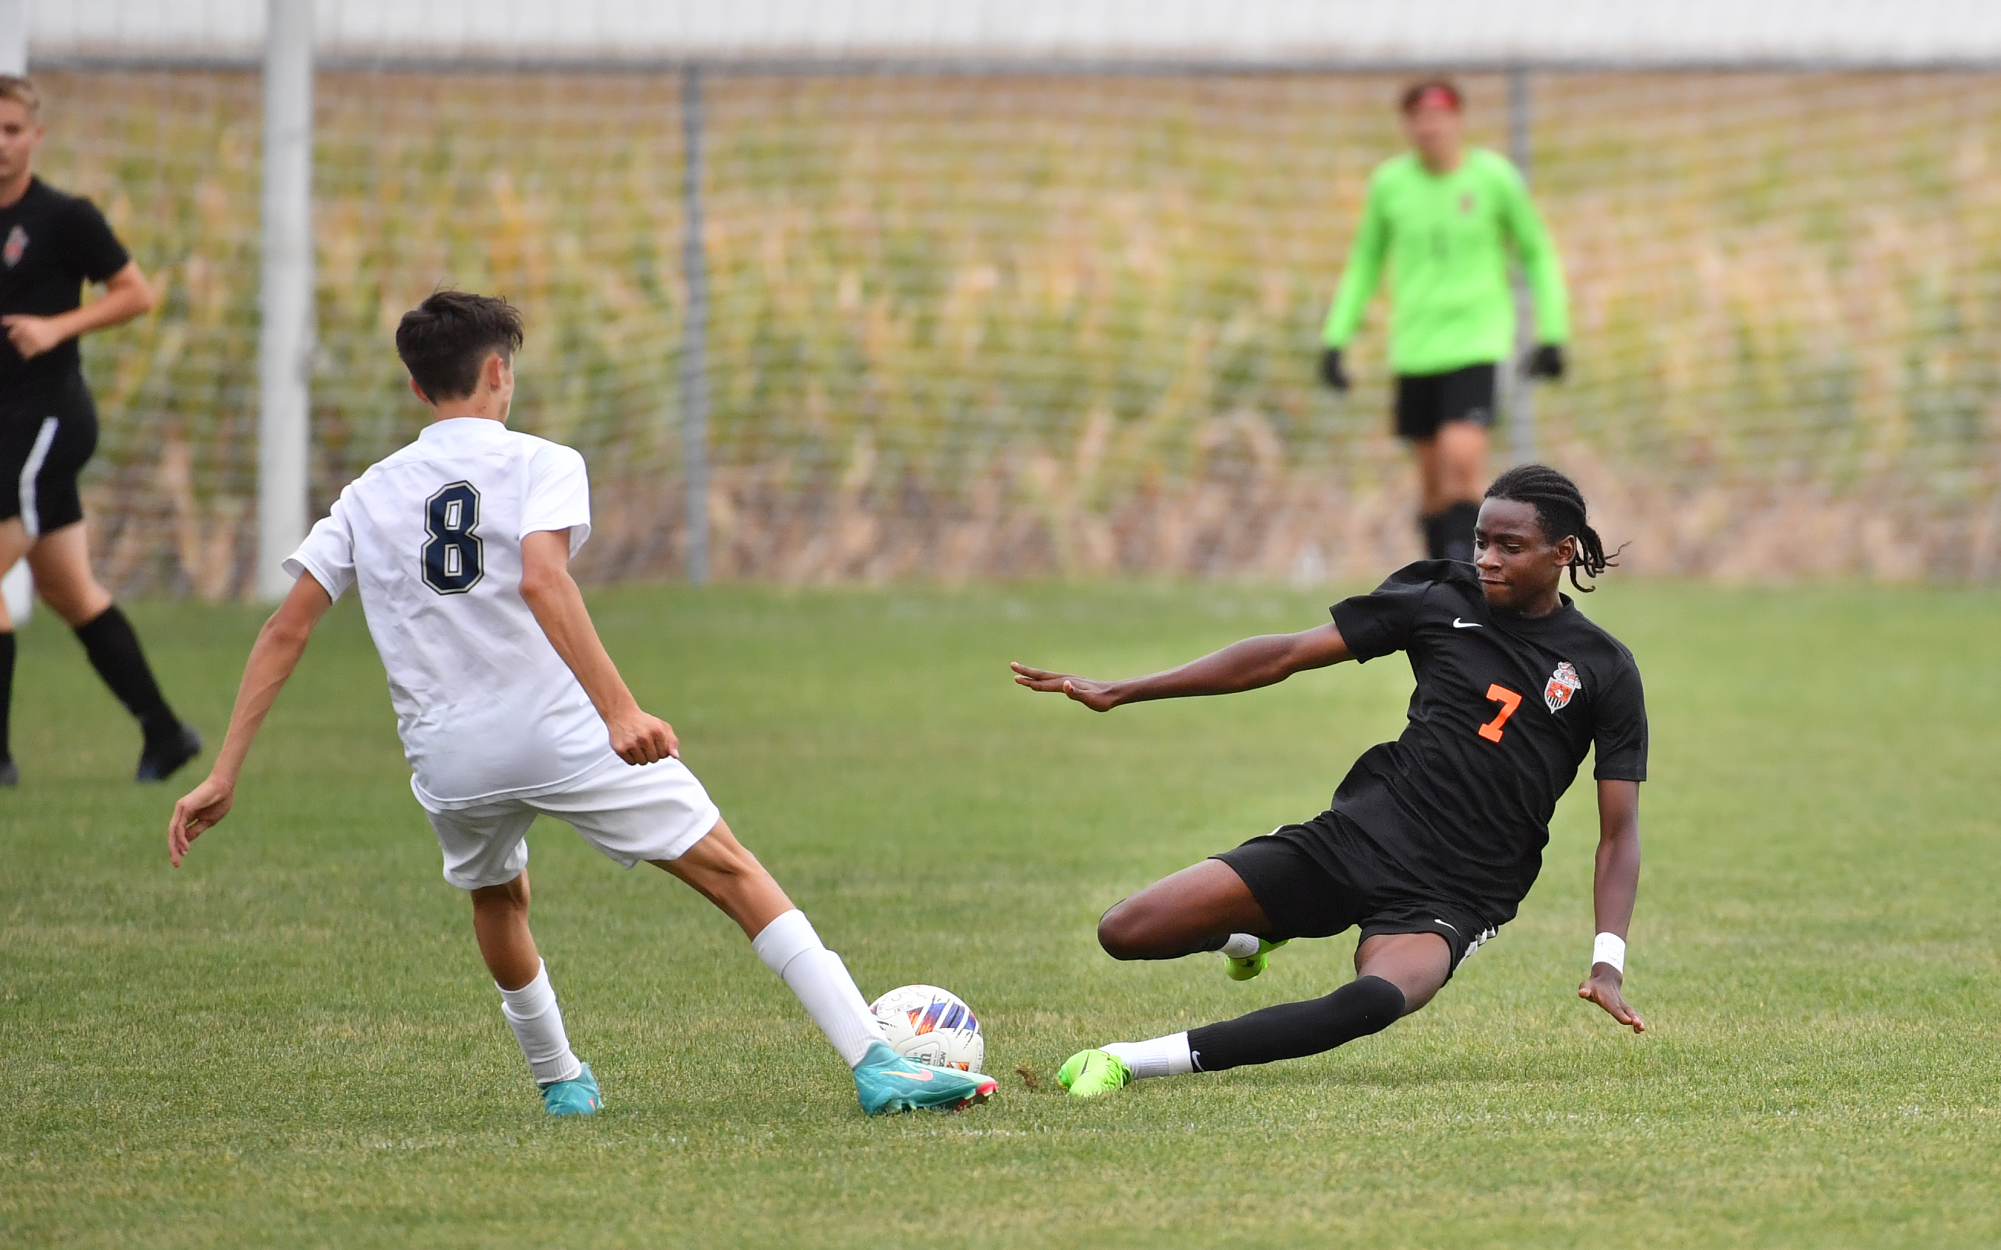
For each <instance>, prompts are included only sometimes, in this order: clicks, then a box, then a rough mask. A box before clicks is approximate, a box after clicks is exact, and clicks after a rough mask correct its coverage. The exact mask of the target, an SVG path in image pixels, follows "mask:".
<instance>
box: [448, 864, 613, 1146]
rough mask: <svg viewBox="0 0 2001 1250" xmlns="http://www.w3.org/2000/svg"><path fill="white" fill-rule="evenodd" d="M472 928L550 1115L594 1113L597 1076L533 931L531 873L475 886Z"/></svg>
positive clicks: (508, 1024)
mask: <svg viewBox="0 0 2001 1250" xmlns="http://www.w3.org/2000/svg"><path fill="white" fill-rule="evenodd" d="M469 893H470V894H471V895H472V931H473V936H474V937H475V938H477V939H478V940H479V953H480V956H481V957H482V958H484V959H485V960H486V968H487V971H488V972H491V973H492V974H493V983H494V985H495V987H496V988H498V989H499V990H500V1000H501V1008H500V1014H501V1015H502V1016H504V1017H505V1018H506V1020H507V1027H508V1028H510V1029H512V1030H513V1031H514V1040H515V1041H517V1042H519V1043H521V1053H522V1055H523V1056H525V1057H526V1058H527V1060H528V1070H529V1071H530V1072H531V1073H533V1074H534V1077H535V1084H536V1085H538V1086H539V1087H541V1090H542V1105H543V1106H544V1107H546V1108H548V1111H549V1114H550V1115H593V1114H596V1112H597V1110H598V1107H599V1105H600V1101H601V1099H600V1097H599V1094H598V1083H597V1078H596V1077H595V1076H593V1075H592V1074H591V1067H590V1065H589V1064H587V1063H584V1062H582V1061H581V1060H579V1059H578V1058H577V1056H576V1054H575V1053H574V1052H573V1051H571V1049H570V1038H569V1034H568V1033H567V1032H566V1031H565V1030H564V1028H563V1009H562V1008H561V1007H560V1006H558V1005H557V1003H556V991H555V988H554V987H553V986H551V985H550V984H549V970H548V969H547V968H546V967H544V966H543V964H542V956H541V955H540V954H539V953H538V952H537V951H536V949H535V935H534V934H533V933H531V932H529V931H528V873H527V871H526V870H525V869H524V870H523V871H522V873H521V875H520V876H518V877H516V878H514V880H512V881H508V882H505V883H503V884H501V885H488V886H481V887H480V888H478V889H476V890H471V891H469Z"/></svg>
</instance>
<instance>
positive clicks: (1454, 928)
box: [1431, 916, 1459, 933]
mask: <svg viewBox="0 0 2001 1250" xmlns="http://www.w3.org/2000/svg"><path fill="white" fill-rule="evenodd" d="M1431 923H1433V924H1443V925H1445V927H1446V928H1448V929H1450V930H1452V931H1453V932H1454V933H1457V932H1459V926H1457V925H1452V924H1446V923H1445V921H1443V920H1440V919H1439V918H1438V917H1436V916H1433V917H1432V918H1431Z"/></svg>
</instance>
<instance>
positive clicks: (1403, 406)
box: [1396, 365, 1498, 442]
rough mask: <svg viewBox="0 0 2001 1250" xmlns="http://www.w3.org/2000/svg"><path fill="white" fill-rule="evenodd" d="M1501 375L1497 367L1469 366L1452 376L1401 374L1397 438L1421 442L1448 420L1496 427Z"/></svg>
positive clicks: (1397, 405)
mask: <svg viewBox="0 0 2001 1250" xmlns="http://www.w3.org/2000/svg"><path fill="white" fill-rule="evenodd" d="M1497 372H1498V370H1497V369H1496V367H1495V366H1494V365H1467V366H1466V367H1465V368H1463V369H1454V370H1452V371H1451V372H1449V373H1400V374H1398V375H1397V398H1396V432H1397V436H1398V437H1399V438H1407V439H1411V440H1412V441H1416V442H1421V441H1423V440H1424V439H1427V438H1430V437H1431V436H1432V435H1434V434H1436V433H1438V427H1439V426H1441V425H1444V424H1445V423H1446V422H1448V421H1471V422H1472V423H1473V424H1474V425H1484V426H1491V425H1493V424H1494V398H1495V388H1496V385H1497V382H1496V375H1497Z"/></svg>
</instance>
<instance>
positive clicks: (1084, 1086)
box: [1056, 1050, 1133, 1098]
mask: <svg viewBox="0 0 2001 1250" xmlns="http://www.w3.org/2000/svg"><path fill="white" fill-rule="evenodd" d="M1056 1083H1057V1084H1058V1085H1061V1086H1062V1087H1063V1088H1064V1089H1067V1090H1069V1091H1070V1096H1071V1097H1072V1098H1096V1097H1097V1096H1098V1095H1099V1094H1109V1093H1111V1092H1112V1091H1113V1090H1115V1089H1124V1088H1125V1087H1126V1086H1128V1085H1130V1084H1132V1083H1133V1070H1132V1069H1131V1068H1128V1067H1127V1066H1126V1065H1125V1062H1124V1061H1123V1060H1121V1059H1120V1058H1119V1057H1118V1056H1117V1055H1114V1054H1111V1053H1109V1052H1107V1051H1102V1050H1080V1051H1078V1052H1077V1053H1076V1054H1074V1055H1072V1056H1070V1057H1069V1058H1068V1059H1065V1060H1064V1061H1063V1066H1062V1067H1061V1068H1059V1069H1057V1072H1056Z"/></svg>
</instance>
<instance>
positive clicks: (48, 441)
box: [0, 75, 201, 785]
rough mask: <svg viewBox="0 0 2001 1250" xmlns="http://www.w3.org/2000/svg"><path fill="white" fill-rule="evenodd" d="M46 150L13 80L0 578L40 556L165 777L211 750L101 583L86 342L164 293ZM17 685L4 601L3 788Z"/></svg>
mask: <svg viewBox="0 0 2001 1250" xmlns="http://www.w3.org/2000/svg"><path fill="white" fill-rule="evenodd" d="M41 141H42V122H41V100H40V98H39V97H38V96H37V94H36V92H35V88H34V85H33V84H32V83H30V82H29V81H28V80H27V79H25V78H14V77H9V76H4V75H0V327H4V328H5V330H6V333H5V335H4V337H0V570H5V569H9V568H12V567H13V566H14V564H15V562H16V561H18V560H20V559H21V557H22V556H24V555H25V556H26V557H27V559H28V567H29V568H30V569H31V570H32V571H33V573H34V575H35V589H36V590H37V591H38V592H39V593H40V594H41V597H42V599H43V600H44V601H45V602H46V603H47V604H48V605H49V606H50V607H51V608H53V609H55V612H56V614H57V615H58V616H60V617H62V618H63V620H65V621H67V622H68V623H69V626H70V628H71V629H73V630H75V631H76V636H77V640H78V641H79V642H81V643H83V648H84V651H85V652H86V653H87V654H88V655H89V656H90V662H91V664H92V665H93V666H94V667H95V668H96V669H97V672H98V675H99V676H100V677H102V678H104V684H105V685H107V686H109V687H111V692H112V693H113V694H115V695H117V696H118V699H119V701H120V702H122V703H123V704H124V705H125V707H126V708H127V710H129V711H130V712H131V713H132V715H133V716H135V717H137V718H138V720H139V725H140V728H141V730H142V731H143V733H144V735H145V746H144V748H143V749H142V750H141V752H140V756H139V771H138V779H139V780H140V781H158V780H160V779H161V778H163V777H165V776H167V774H169V773H171V772H173V771H174V770H175V769H177V768H179V767H180V766H181V765H183V764H185V763H187V762H188V761H189V760H190V759H193V758H194V756H195V755H196V754H197V753H198V752H200V750H201V736H200V735H199V734H197V733H196V732H195V731H194V729H193V728H191V727H190V726H187V725H184V724H182V723H181V721H180V718H179V717H177V716H175V715H174V712H173V709H171V708H169V707H168V706H167V701H166V699H165V698H163V697H162V696H161V694H160V687H159V685H158V684H157V683H156V682H155V681H154V680H153V673H152V670H151V669H150V668H148V667H147V664H146V657H145V655H144V653H143V652H141V651H140V649H139V638H138V636H137V635H136V634H134V633H133V632H132V626H131V623H130V622H128V621H127V620H126V619H125V614H124V613H123V612H120V611H119V610H118V608H117V605H115V604H113V603H112V602H111V595H110V594H109V593H108V592H107V591H106V590H105V589H104V587H103V586H100V585H99V584H98V582H97V578H96V577H95V576H93V575H92V574H91V571H90V548H89V546H88V544H87V543H86V542H85V539H84V530H83V501H82V499H81V498H80V497H79V495H78V493H77V476H78V474H80V473H82V472H83V466H84V463H85V462H86V461H88V460H89V459H90V456H91V453H92V452H93V451H95V450H96V449H97V406H96V405H95V404H94V403H92V402H91V398H90V391H89V389H88V388H87V387H86V386H85V385H84V381H83V357H82V355H81V353H79V352H78V350H77V338H78V337H79V336H80V335H83V334H87V333H89V332H90V331H92V330H100V329H103V328H104V327H106V326H114V325H118V324H120V323H121V322H126V321H130V320H131V319H132V318H134V317H137V316H140V315H141V314H143V313H145V312H146V311H147V310H148V309H150V308H152V306H153V292H152V288H151V287H149V286H148V285H147V283H146V275H144V274H143V273H141V272H139V266H138V265H137V264H135V263H133V260H132V258H131V257H130V256H129V255H127V254H126V251H125V249H124V247H123V246H121V245H120V244H119V242H118V239H117V238H116V237H115V236H114V235H113V234H112V233H111V227H110V226H109V225H108V224H106V222H105V220H104V216H103V214H101V213H99V212H98V211H97V209H96V208H95V207H94V206H93V205H92V204H91V203H90V201H89V200H85V199H82V198H79V197H77V196H71V195H64V194H63V193H62V192H60V191H58V190H56V189H55V188H53V187H51V186H49V185H48V184H47V183H45V182H43V181H42V180H41V179H39V178H36V177H35V176H34V159H35V149H36V148H37V147H38V146H40V144H41ZM86 281H89V282H101V283H103V284H104V287H105V291H104V296H103V298H101V299H99V300H96V301H95V302H93V303H90V304H87V305H86V304H83V303H82V290H83V284H84V283H85V282H86ZM13 689H14V622H13V620H12V618H10V617H9V616H8V615H7V610H6V607H5V605H3V604H0V785H13V784H15V783H16V782H17V781H18V780H19V770H18V769H17V768H16V767H15V764H14V756H13V748H12V745H11V743H10V742H9V740H8V728H9V726H8V715H9V711H10V706H11V703H12V700H13Z"/></svg>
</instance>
